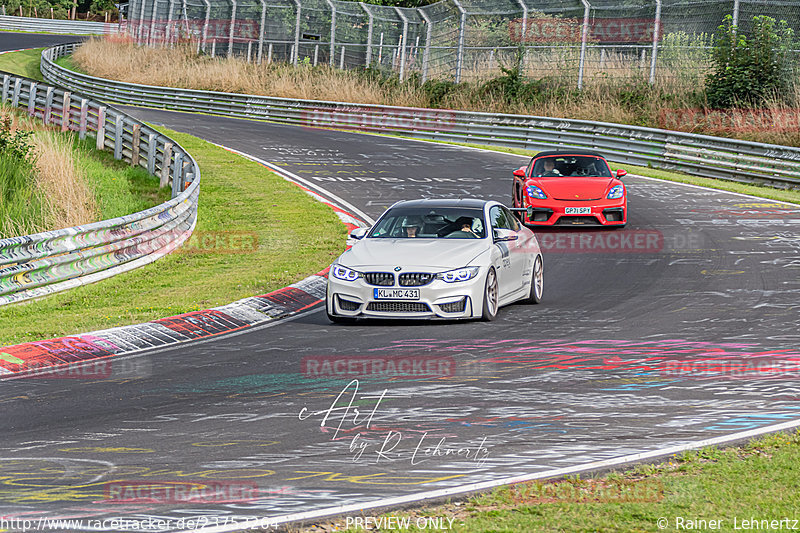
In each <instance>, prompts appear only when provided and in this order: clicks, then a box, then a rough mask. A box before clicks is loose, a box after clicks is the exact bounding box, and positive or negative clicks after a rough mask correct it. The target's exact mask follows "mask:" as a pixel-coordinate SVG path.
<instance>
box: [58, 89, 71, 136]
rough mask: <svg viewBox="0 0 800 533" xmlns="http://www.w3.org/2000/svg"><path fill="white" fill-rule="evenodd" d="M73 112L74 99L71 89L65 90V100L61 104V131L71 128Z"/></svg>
mask: <svg viewBox="0 0 800 533" xmlns="http://www.w3.org/2000/svg"><path fill="white" fill-rule="evenodd" d="M71 112H72V101H71V98H70V93H69V91H64V100H63V101H62V104H61V131H67V130H68V129H69V120H70V114H71Z"/></svg>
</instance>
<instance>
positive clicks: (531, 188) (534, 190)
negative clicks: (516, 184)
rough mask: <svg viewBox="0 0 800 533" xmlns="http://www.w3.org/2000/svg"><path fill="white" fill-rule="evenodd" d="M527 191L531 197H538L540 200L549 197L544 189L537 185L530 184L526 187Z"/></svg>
mask: <svg viewBox="0 0 800 533" xmlns="http://www.w3.org/2000/svg"><path fill="white" fill-rule="evenodd" d="M525 191H526V192H527V193H528V196H530V197H531V198H538V199H539V200H546V199H547V195H546V194H545V193H544V191H543V190H542V189H540V188H539V187H537V186H535V185H528V186H527V187H526V188H525Z"/></svg>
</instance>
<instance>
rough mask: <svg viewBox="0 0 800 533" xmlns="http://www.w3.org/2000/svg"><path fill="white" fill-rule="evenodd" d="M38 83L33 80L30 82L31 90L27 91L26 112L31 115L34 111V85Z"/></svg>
mask: <svg viewBox="0 0 800 533" xmlns="http://www.w3.org/2000/svg"><path fill="white" fill-rule="evenodd" d="M37 85H38V84H37V83H36V82H35V81H34V82H31V90H30V92H29V93H28V114H29V115H30V116H33V115H34V113H36V86H37Z"/></svg>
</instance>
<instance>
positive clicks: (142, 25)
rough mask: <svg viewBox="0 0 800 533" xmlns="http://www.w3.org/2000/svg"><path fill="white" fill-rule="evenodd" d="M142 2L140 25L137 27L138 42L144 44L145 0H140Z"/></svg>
mask: <svg viewBox="0 0 800 533" xmlns="http://www.w3.org/2000/svg"><path fill="white" fill-rule="evenodd" d="M139 1H140V2H141V3H142V8H141V9H140V10H139V25H138V27H137V28H136V44H138V45H140V46H141V44H142V28H144V8H145V4H146V2H145V0H139Z"/></svg>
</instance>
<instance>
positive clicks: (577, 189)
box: [512, 150, 628, 228]
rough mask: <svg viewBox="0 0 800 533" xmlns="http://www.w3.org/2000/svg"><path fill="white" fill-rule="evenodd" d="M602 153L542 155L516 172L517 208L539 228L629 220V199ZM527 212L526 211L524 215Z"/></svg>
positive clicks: (618, 173)
mask: <svg viewBox="0 0 800 533" xmlns="http://www.w3.org/2000/svg"><path fill="white" fill-rule="evenodd" d="M626 174H627V172H626V171H624V170H621V169H620V170H617V171H616V172H615V173H612V172H611V168H610V167H609V166H608V162H607V161H606V160H605V158H604V157H603V156H601V155H600V154H596V153H594V152H585V151H579V150H571V151H558V152H539V153H538V154H537V155H536V156H535V157H534V158H533V159H531V162H530V163H529V164H528V165H527V166H525V167H521V168H519V169H517V170H515V171H514V190H513V193H512V194H513V198H512V201H513V206H514V207H515V208H517V212H518V213H519V214H520V217H521V219H522V222H523V223H525V224H530V225H533V226H571V225H579V226H610V227H611V226H613V227H617V228H621V227H623V226H625V224H626V223H627V221H628V197H627V191H626V190H625V185H624V184H623V183H622V181H620V178H621V177H622V176H624V175H626ZM522 209H526V211H522Z"/></svg>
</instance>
